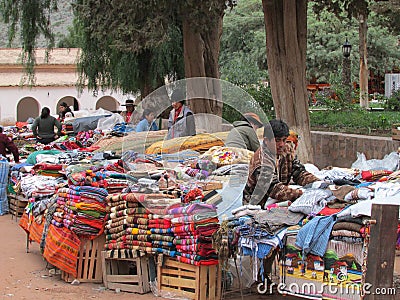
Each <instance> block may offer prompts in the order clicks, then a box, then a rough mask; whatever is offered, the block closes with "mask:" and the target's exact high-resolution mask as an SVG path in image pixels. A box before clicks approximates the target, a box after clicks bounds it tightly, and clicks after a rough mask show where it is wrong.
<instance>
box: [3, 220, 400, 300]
mask: <svg viewBox="0 0 400 300" xmlns="http://www.w3.org/2000/svg"><path fill="white" fill-rule="evenodd" d="M0 238H1V241H3V242H2V243H4V244H3V247H2V251H1V255H0V299H29V300H30V299H33V300H35V299H38V300H39V299H40V300H50V299H55V300H58V299H60V300H61V299H62V300H65V299H68V300H74V299H80V300H81V299H104V300H106V299H107V300H109V299H111V298H114V299H115V300H127V299H132V298H134V299H135V300H151V299H161V298H157V297H155V296H154V295H153V294H152V293H148V294H145V295H139V294H132V293H125V292H119V293H116V292H115V291H112V290H106V289H105V288H104V286H103V285H102V284H91V283H81V284H79V285H71V284H70V283H67V282H64V281H63V280H61V279H60V276H59V275H51V274H50V273H49V270H48V269H47V268H46V261H44V260H43V258H42V256H41V254H40V250H39V245H38V244H36V243H31V244H30V247H29V253H27V252H26V248H25V245H26V235H25V233H24V231H23V230H22V229H21V228H20V227H19V226H18V222H16V221H15V218H14V219H11V215H4V216H0ZM399 258H400V256H397V257H396V266H395V274H396V273H397V274H400V259H399ZM244 298H246V300H249V299H277V300H278V299H285V300H293V299H299V298H296V297H289V296H285V297H283V296H281V295H279V294H278V295H276V294H275V295H271V296H266V295H258V294H255V293H253V294H250V295H248V294H247V295H245V297H244ZM225 299H241V297H240V295H238V294H233V295H232V294H231V295H226V297H225Z"/></svg>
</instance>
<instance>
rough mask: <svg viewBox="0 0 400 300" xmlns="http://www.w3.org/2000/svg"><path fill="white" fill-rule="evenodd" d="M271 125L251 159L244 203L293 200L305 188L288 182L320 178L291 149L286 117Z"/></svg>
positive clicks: (271, 122) (303, 183) (266, 128)
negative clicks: (269, 199)
mask: <svg viewBox="0 0 400 300" xmlns="http://www.w3.org/2000/svg"><path fill="white" fill-rule="evenodd" d="M269 124H270V126H271V129H269V128H268V127H267V126H265V127H264V136H263V137H264V139H263V143H262V145H261V147H260V148H258V150H257V151H256V152H255V153H254V156H253V158H252V159H251V161H250V166H249V177H248V179H247V184H246V187H245V189H244V195H243V203H244V204H249V203H250V204H259V205H261V207H264V206H265V203H266V202H267V200H268V198H269V197H271V198H273V199H275V200H277V201H278V202H281V201H286V200H289V201H293V200H295V199H297V198H298V197H300V196H301V195H302V191H301V190H297V189H292V188H290V187H289V186H288V185H289V183H290V182H291V180H293V182H294V183H295V184H298V185H302V186H304V185H306V184H308V183H312V182H315V181H319V179H318V178H317V177H316V176H314V175H313V174H311V173H309V172H307V171H306V170H305V168H304V166H303V165H302V164H301V163H300V161H298V160H297V159H296V157H295V156H294V155H293V153H291V152H288V151H287V149H288V148H287V145H286V139H287V137H288V136H289V127H288V125H287V124H286V123H285V122H283V121H282V120H271V121H269Z"/></svg>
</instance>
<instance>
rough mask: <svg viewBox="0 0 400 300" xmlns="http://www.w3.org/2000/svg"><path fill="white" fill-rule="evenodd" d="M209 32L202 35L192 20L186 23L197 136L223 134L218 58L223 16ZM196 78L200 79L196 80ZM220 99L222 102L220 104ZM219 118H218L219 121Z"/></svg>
mask: <svg viewBox="0 0 400 300" xmlns="http://www.w3.org/2000/svg"><path fill="white" fill-rule="evenodd" d="M210 24H213V26H209V27H208V28H207V30H204V31H201V29H200V28H199V27H196V26H193V24H191V23H190V20H188V19H184V20H183V49H184V61H185V77H186V79H189V78H193V79H192V80H187V87H186V88H187V98H188V99H189V106H190V108H191V109H192V110H193V112H194V113H195V117H196V130H197V132H201V131H205V132H216V131H220V130H221V123H222V119H221V117H222V102H221V92H220V87H219V84H218V81H217V80H207V79H206V78H219V69H218V57H219V50H220V38H221V33H222V16H221V17H220V18H219V20H210ZM194 77H195V78H196V79H194ZM217 99H219V100H217ZM215 116H217V117H215Z"/></svg>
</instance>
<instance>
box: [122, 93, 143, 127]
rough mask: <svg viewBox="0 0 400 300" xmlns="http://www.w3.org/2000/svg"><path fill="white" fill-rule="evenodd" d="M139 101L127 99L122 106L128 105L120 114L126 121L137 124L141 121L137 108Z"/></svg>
mask: <svg viewBox="0 0 400 300" xmlns="http://www.w3.org/2000/svg"><path fill="white" fill-rule="evenodd" d="M137 105H138V103H137V102H136V101H133V100H132V99H128V100H126V101H125V104H123V105H122V106H125V107H126V110H125V111H122V112H121V113H120V115H121V116H122V117H123V118H124V122H125V123H127V124H137V123H138V122H139V121H140V114H139V112H138V111H136V110H135V108H136V106H137Z"/></svg>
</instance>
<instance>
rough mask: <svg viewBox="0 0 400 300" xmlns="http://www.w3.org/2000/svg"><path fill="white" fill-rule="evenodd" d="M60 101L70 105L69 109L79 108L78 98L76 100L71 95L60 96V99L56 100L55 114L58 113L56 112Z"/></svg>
mask: <svg viewBox="0 0 400 300" xmlns="http://www.w3.org/2000/svg"><path fill="white" fill-rule="evenodd" d="M62 102H65V103H67V104H68V106H69V107H71V109H72V110H73V111H76V110H79V102H78V100H76V98H75V97H72V96H65V97H62V98H61V99H60V100H58V102H57V107H56V112H57V114H58V112H59V110H60V104H61V103H62Z"/></svg>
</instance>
